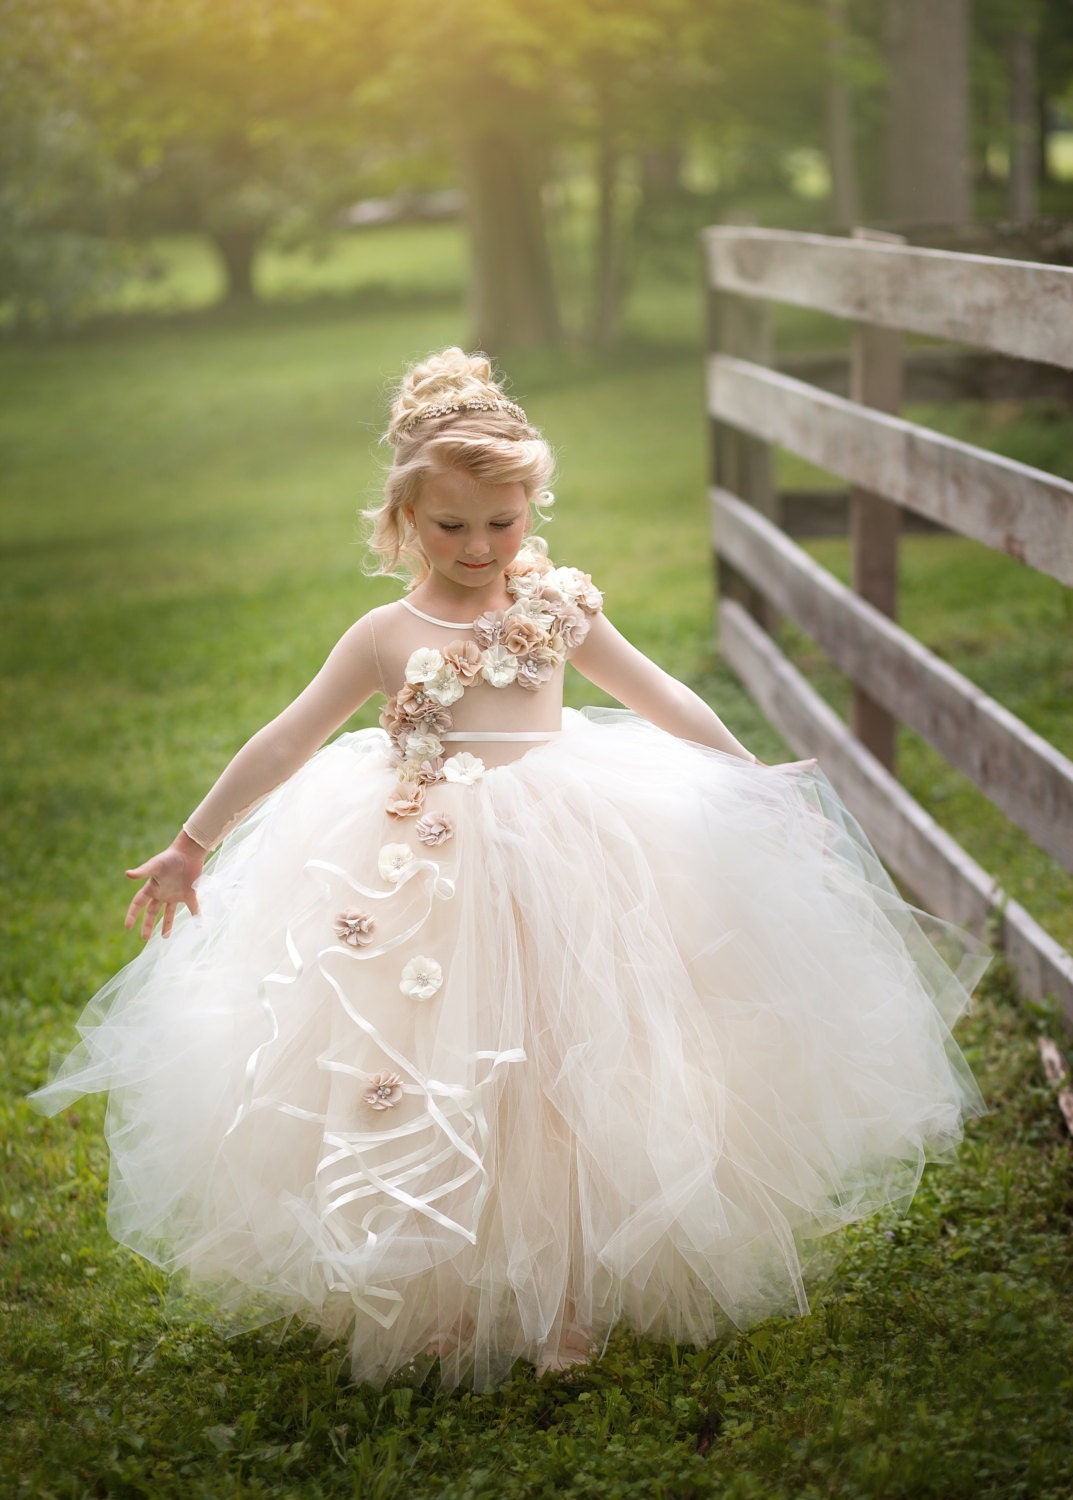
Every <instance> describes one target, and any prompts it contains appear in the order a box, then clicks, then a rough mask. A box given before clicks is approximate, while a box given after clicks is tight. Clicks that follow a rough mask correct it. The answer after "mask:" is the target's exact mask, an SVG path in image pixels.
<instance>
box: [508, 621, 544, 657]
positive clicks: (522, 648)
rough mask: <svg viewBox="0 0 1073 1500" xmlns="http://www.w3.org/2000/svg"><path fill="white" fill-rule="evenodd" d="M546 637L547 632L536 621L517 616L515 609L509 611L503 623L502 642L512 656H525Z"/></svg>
mask: <svg viewBox="0 0 1073 1500" xmlns="http://www.w3.org/2000/svg"><path fill="white" fill-rule="evenodd" d="M544 635H545V632H544V631H543V630H542V629H541V627H540V626H539V625H538V624H537V622H536V621H535V620H530V619H528V618H527V617H526V616H525V615H515V614H514V611H513V609H512V610H508V612H507V615H506V618H505V619H504V621H503V637H502V642H503V645H504V646H505V647H506V649H507V650H508V651H509V652H510V653H511V655H512V656H524V655H525V653H526V652H527V651H531V650H532V649H533V647H534V646H535V645H537V644H538V643H539V642H540V641H542V640H543V639H544Z"/></svg>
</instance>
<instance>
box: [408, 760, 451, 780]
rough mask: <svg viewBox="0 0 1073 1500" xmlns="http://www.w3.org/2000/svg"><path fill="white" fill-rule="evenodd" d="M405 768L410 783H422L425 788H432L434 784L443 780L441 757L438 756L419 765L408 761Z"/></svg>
mask: <svg viewBox="0 0 1073 1500" xmlns="http://www.w3.org/2000/svg"><path fill="white" fill-rule="evenodd" d="M407 767H408V774H409V779H410V780H411V781H423V782H424V784H425V785H426V786H432V785H433V784H434V783H435V782H437V781H442V780H443V757H442V756H440V755H436V756H433V758H432V759H431V760H423V761H421V762H420V763H418V762H417V761H412V760H411V761H408V762H407Z"/></svg>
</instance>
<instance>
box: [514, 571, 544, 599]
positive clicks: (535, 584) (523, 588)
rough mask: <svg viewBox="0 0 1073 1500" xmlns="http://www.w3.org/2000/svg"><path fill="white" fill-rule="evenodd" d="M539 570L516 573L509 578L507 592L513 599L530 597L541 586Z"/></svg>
mask: <svg viewBox="0 0 1073 1500" xmlns="http://www.w3.org/2000/svg"><path fill="white" fill-rule="evenodd" d="M540 582H541V579H540V574H539V573H537V572H535V571H534V572H528V573H515V574H513V575H512V576H511V577H509V578H508V579H507V593H508V594H509V595H510V596H511V598H512V599H530V598H532V596H533V594H534V593H535V592H536V591H537V589H538V588H539V587H540Z"/></svg>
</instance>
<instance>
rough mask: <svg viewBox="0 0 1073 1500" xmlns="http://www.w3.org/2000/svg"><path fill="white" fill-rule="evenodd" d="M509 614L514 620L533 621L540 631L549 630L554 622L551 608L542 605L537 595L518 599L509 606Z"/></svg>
mask: <svg viewBox="0 0 1073 1500" xmlns="http://www.w3.org/2000/svg"><path fill="white" fill-rule="evenodd" d="M510 612H511V616H512V618H514V619H515V620H533V621H535V623H536V624H537V625H538V626H539V627H540V629H541V630H549V629H550V628H551V626H552V624H553V623H554V620H555V615H554V613H553V612H552V610H551V607H550V606H549V605H547V604H545V603H544V601H543V600H542V599H541V598H540V596H539V594H535V595H534V596H533V598H531V599H519V600H518V601H517V603H515V604H512V605H511V607H510Z"/></svg>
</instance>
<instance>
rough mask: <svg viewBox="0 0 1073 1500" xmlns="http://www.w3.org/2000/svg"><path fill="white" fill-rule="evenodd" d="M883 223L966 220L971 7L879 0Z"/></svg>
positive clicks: (952, 1) (955, 2) (945, 0)
mask: <svg viewBox="0 0 1073 1500" xmlns="http://www.w3.org/2000/svg"><path fill="white" fill-rule="evenodd" d="M883 14H884V23H885V26H884V29H885V43H886V55H887V62H888V68H889V84H888V102H887V128H886V150H885V167H886V170H885V186H886V204H885V211H886V214H887V217H889V218H891V219H895V220H909V221H916V222H920V223H932V224H949V223H964V222H966V221H967V220H969V219H970V218H971V217H972V178H971V171H970V154H969V0H885V3H884V13H883Z"/></svg>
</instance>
